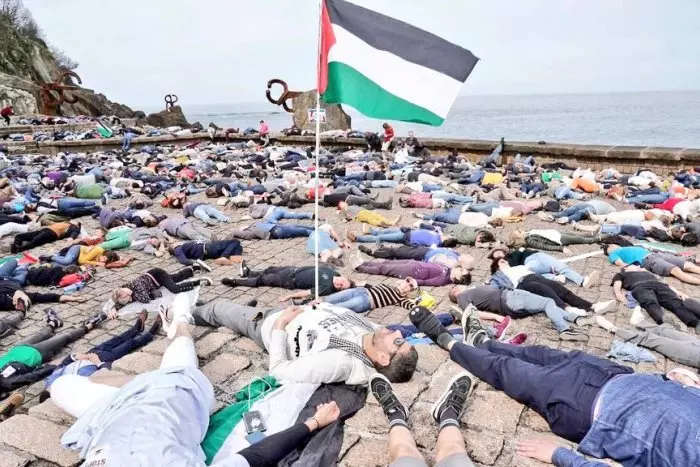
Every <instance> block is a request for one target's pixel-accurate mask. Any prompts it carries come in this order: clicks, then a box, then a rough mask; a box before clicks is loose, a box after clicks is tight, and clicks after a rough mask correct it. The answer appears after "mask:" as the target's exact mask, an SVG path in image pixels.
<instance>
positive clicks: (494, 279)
mask: <svg viewBox="0 0 700 467" xmlns="http://www.w3.org/2000/svg"><path fill="white" fill-rule="evenodd" d="M489 285H490V286H491V287H493V288H495V289H500V290H513V289H515V287H514V286H513V282H511V280H510V279H508V276H506V275H505V274H504V273H503V271H501V270H498V271H496V272H495V273H493V275H492V276H491V280H490V281H489Z"/></svg>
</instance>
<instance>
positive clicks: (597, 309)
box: [591, 300, 617, 315]
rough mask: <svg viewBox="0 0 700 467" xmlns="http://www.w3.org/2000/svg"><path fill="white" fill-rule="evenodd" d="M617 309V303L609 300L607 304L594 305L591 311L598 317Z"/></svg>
mask: <svg viewBox="0 0 700 467" xmlns="http://www.w3.org/2000/svg"><path fill="white" fill-rule="evenodd" d="M615 308H617V302H616V301H615V300H608V301H607V302H598V303H594V304H593V306H592V307H591V310H593V313H595V314H597V315H604V314H605V313H608V312H610V311H612V310H614V309H615Z"/></svg>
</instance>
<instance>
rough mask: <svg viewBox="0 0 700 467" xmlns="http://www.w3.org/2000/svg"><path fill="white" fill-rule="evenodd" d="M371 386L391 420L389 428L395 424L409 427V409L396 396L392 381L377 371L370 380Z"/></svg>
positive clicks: (385, 413) (375, 396)
mask: <svg viewBox="0 0 700 467" xmlns="http://www.w3.org/2000/svg"><path fill="white" fill-rule="evenodd" d="M369 388H370V390H371V391H372V395H373V396H374V398H375V399H377V402H379V405H380V406H381V407H382V411H383V412H384V415H386V418H387V419H388V420H389V428H390V429H391V428H393V427H395V426H403V427H408V409H407V408H406V406H405V405H403V403H402V402H401V401H400V400H399V398H398V397H396V394H394V390H393V389H392V387H391V383H390V382H389V380H388V379H387V377H386V376H384V375H382V374H379V373H375V374H374V376H372V377H371V378H370V380H369Z"/></svg>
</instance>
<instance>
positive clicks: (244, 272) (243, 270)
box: [238, 260, 250, 277]
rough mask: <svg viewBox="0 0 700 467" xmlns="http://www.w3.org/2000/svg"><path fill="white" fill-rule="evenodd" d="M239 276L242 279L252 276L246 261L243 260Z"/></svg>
mask: <svg viewBox="0 0 700 467" xmlns="http://www.w3.org/2000/svg"><path fill="white" fill-rule="evenodd" d="M238 275H239V276H241V277H248V276H249V275H250V268H249V267H248V265H247V264H246V262H245V260H241V270H240V271H239V272H238Z"/></svg>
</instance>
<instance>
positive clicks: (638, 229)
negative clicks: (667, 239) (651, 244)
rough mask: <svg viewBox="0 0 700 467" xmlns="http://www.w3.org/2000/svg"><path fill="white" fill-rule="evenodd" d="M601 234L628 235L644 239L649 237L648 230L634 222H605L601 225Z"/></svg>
mask: <svg viewBox="0 0 700 467" xmlns="http://www.w3.org/2000/svg"><path fill="white" fill-rule="evenodd" d="M600 233H601V234H609V235H620V234H622V235H627V236H629V237H634V238H639V239H644V238H646V237H647V232H646V230H644V227H642V226H641V225H634V224H623V225H617V224H603V225H601V226H600Z"/></svg>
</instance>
